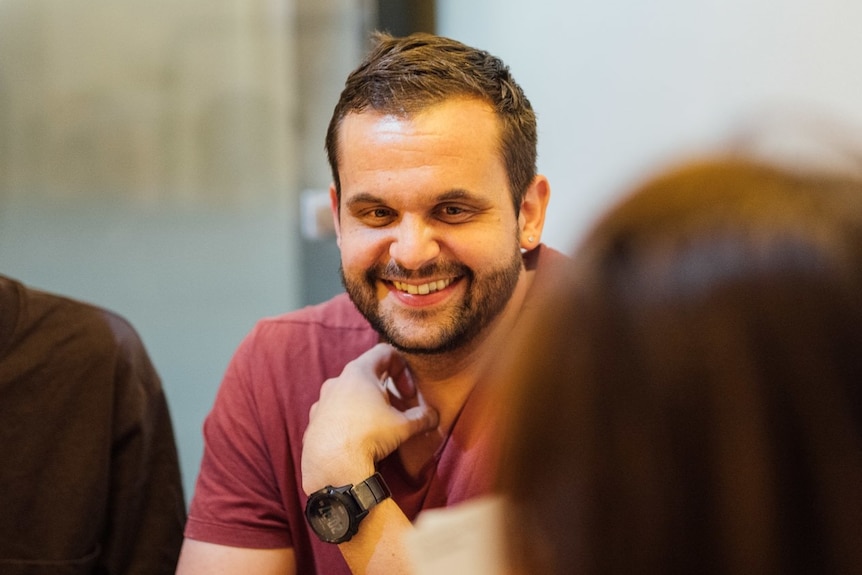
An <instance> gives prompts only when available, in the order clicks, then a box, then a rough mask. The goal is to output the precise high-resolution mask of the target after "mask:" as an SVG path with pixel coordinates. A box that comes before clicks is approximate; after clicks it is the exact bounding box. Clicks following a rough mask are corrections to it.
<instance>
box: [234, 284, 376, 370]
mask: <svg viewBox="0 0 862 575" xmlns="http://www.w3.org/2000/svg"><path fill="white" fill-rule="evenodd" d="M378 337H379V336H378V335H377V332H375V331H374V329H373V328H372V327H371V325H370V324H369V323H368V322H367V321H366V320H365V318H364V317H363V316H362V314H360V313H359V311H358V310H357V309H356V307H355V306H354V305H353V303H352V302H351V301H350V299H349V297H348V296H347V295H346V294H341V295H338V296H336V297H334V298H332V299H330V300H328V301H326V302H324V303H321V304H317V305H313V306H307V307H304V308H302V309H299V310H296V311H292V312H289V313H285V314H282V315H278V316H274V317H269V318H264V319H261V320H259V321H258V322H257V323H256V324H255V326H254V328H253V329H252V330H251V332H250V333H249V334H248V335H247V336H246V338H245V339H244V340H243V342H242V344H241V345H240V348H239V349H238V351H237V353H236V355H235V357H234V362H233V363H234V364H236V367H238V368H239V367H241V366H245V369H247V370H249V372H253V371H255V370H260V369H265V370H267V376H268V377H277V378H279V379H281V378H288V377H289V378H291V379H292V378H293V377H296V376H298V375H300V374H299V373H297V372H301V374H302V376H303V378H305V377H307V376H311V375H312V374H314V376H315V377H317V378H319V377H323V379H326V378H327V377H333V376H334V375H337V374H338V373H340V372H341V369H342V368H343V367H344V365H345V364H346V363H347V362H348V361H350V360H351V359H353V358H355V357H357V356H359V355H360V354H361V353H362V352H364V351H365V350H367V349H369V348H370V347H372V346H373V345H374V344H375V343H377V341H378ZM290 374H292V375H290ZM322 381H323V380H322V379H321V382H322Z"/></svg>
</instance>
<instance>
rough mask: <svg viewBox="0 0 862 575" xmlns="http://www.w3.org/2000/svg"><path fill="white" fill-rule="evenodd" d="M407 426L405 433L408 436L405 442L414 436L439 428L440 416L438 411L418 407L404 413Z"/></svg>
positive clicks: (405, 426)
mask: <svg viewBox="0 0 862 575" xmlns="http://www.w3.org/2000/svg"><path fill="white" fill-rule="evenodd" d="M403 415H404V420H405V425H404V431H405V433H406V436H405V437H404V438H403V441H406V440H407V439H409V438H410V437H413V436H414V435H418V434H420V433H425V432H426V431H431V430H432V429H435V428H436V427H437V424H438V422H439V416H438V415H437V410H435V409H434V408H433V407H430V406H428V405H417V406H416V407H411V408H410V409H408V410H407V411H405V412H403Z"/></svg>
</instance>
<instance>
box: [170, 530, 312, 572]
mask: <svg viewBox="0 0 862 575" xmlns="http://www.w3.org/2000/svg"><path fill="white" fill-rule="evenodd" d="M245 573H254V574H255V575H296V561H295V559H294V556H293V549H289V548H282V549H243V548H240V547H228V546H226V545H216V544H214V543H205V542H203V541H195V540H194V539H188V538H187V539H186V540H185V541H183V547H182V551H181V552H180V561H179V564H178V565H177V575H197V574H202V575H232V574H237V575H239V574H245Z"/></svg>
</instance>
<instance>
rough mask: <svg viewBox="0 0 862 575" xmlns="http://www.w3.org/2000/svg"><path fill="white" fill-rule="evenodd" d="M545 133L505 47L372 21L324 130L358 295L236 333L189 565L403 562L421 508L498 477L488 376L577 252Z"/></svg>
mask: <svg viewBox="0 0 862 575" xmlns="http://www.w3.org/2000/svg"><path fill="white" fill-rule="evenodd" d="M536 140H537V135H536V118H535V114H534V112H533V110H532V108H531V106H530V103H529V101H528V100H527V99H526V97H525V95H524V94H523V91H522V90H521V88H520V87H519V86H518V84H517V83H516V82H515V81H514V79H513V78H512V76H511V74H510V73H509V70H508V68H507V67H506V66H505V64H504V63H503V62H501V61H500V60H499V59H498V58H495V57H493V56H492V55H490V54H488V53H487V52H484V51H481V50H477V49H475V48H472V47H469V46H465V45H463V44H461V43H459V42H456V41H453V40H450V39H447V38H441V37H438V36H433V35H428V34H415V35H412V36H409V37H405V38H394V37H391V36H388V35H386V34H379V35H377V37H376V43H375V46H374V47H373V48H372V50H371V51H370V53H369V54H368V56H367V57H366V59H365V61H364V62H363V63H362V64H360V66H359V67H358V68H357V69H356V70H355V71H354V72H353V73H351V74H350V76H349V77H348V79H347V82H346V85H345V88H344V91H343V92H342V94H341V97H340V99H339V101H338V103H337V105H336V107H335V111H334V113H333V116H332V119H331V122H330V125H329V129H328V133H327V137H326V149H327V153H328V156H329V161H330V165H331V168H332V174H333V184H332V186H331V188H330V196H331V204H332V214H333V218H334V222H335V227H336V231H337V238H338V245H339V247H340V250H341V274H342V280H343V283H344V286H345V288H346V292H347V293H346V294H342V295H339V296H336V297H335V298H334V299H331V300H330V301H328V302H325V303H323V304H321V305H317V306H311V307H308V308H305V309H302V310H299V311H296V312H292V313H288V314H286V315H282V316H280V317H276V318H271V319H264V320H262V321H261V322H259V323H258V324H257V326H256V327H255V328H254V330H253V331H252V333H251V334H250V335H249V336H248V337H247V338H246V339H245V341H244V342H243V343H242V344H241V346H240V348H239V350H238V351H237V353H236V354H235V356H234V358H233V360H232V362H231V364H230V366H229V367H228V370H227V373H226V375H225V377H224V380H223V382H222V385H221V388H220V390H219V393H218V396H217V398H216V401H215V405H214V407H213V409H212V412H211V413H210V415H209V416H208V418H207V421H206V424H205V429H204V435H205V451H204V457H203V461H202V464H201V470H200V474H199V477H198V481H197V484H196V487H195V494H194V497H193V500H192V504H191V508H190V512H189V522H188V525H187V528H186V540H185V543H184V545H183V551H182V554H181V557H180V565H179V568H178V572H179V573H182V574H183V575H188V574H191V573H207V574H209V573H212V572H216V571H217V572H219V573H256V574H270V573H272V574H276V573H278V574H280V575H281V574H285V573H301V574H311V573H320V574H323V575H338V574H342V573H351V572H352V573H381V574H386V575H392V574H395V573H405V572H407V571H408V570H409V566H408V564H407V563H408V561H409V558H408V556H407V553H406V551H405V545H404V536H405V534H407V533H409V532H410V531H411V529H412V525H411V521H412V520H413V518H414V517H415V516H416V515H417V514H418V513H419V511H420V510H422V509H429V508H440V507H445V506H448V505H451V504H454V503H457V502H459V501H463V500H467V499H470V498H472V497H474V496H476V495H479V494H483V493H485V492H486V491H487V490H488V489H489V488H490V487H491V484H492V481H493V476H492V475H491V474H490V473H485V472H484V471H483V470H484V469H485V466H484V465H483V463H482V461H483V458H484V457H485V455H486V453H487V450H486V449H485V445H486V443H485V442H486V440H487V437H485V436H484V435H483V433H484V431H485V429H486V428H487V424H488V421H487V420H485V419H482V418H480V417H479V415H480V414H481V413H482V412H481V410H480V409H479V407H478V406H479V405H480V404H481V403H482V397H484V394H483V393H482V392H481V390H479V389H477V388H476V382H477V381H478V379H479V376H480V374H481V373H482V372H483V370H484V368H485V365H486V364H487V363H488V362H490V361H494V360H497V359H498V354H499V352H500V350H501V348H502V345H501V344H502V342H503V341H504V340H505V339H506V338H507V337H508V334H509V332H510V331H511V329H512V328H513V326H514V325H516V324H517V323H518V322H519V321H521V319H522V317H523V316H524V315H525V313H526V312H527V310H529V309H530V307H531V306H533V305H535V303H536V301H539V300H540V299H541V297H542V293H543V290H544V289H545V288H547V286H548V285H550V283H551V281H550V279H551V278H553V277H554V276H555V274H556V270H558V269H560V268H561V267H562V266H563V262H565V261H566V258H565V257H564V256H563V255H562V254H560V253H558V252H555V251H554V250H551V249H549V248H547V247H545V246H542V245H541V243H540V238H541V233H542V228H543V225H544V216H545V209H546V206H547V202H548V199H549V194H550V189H549V185H548V182H547V179H546V178H544V177H543V176H541V175H538V174H537V173H536Z"/></svg>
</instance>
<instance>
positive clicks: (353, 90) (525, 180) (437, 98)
mask: <svg viewBox="0 0 862 575" xmlns="http://www.w3.org/2000/svg"><path fill="white" fill-rule="evenodd" d="M375 40H376V44H375V46H374V48H373V49H372V50H371V52H370V53H369V54H368V56H367V57H366V58H365V60H364V61H363V62H362V64H361V65H360V66H359V67H358V68H356V70H354V71H353V72H352V73H351V74H350V76H348V78H347V81H346V83H345V87H344V90H343V91H342V93H341V97H340V99H339V100H338V103H337V104H336V106H335V110H334V112H333V114H332V119H331V121H330V124H329V129H328V130H327V133H326V152H327V155H328V157H329V164H330V167H331V168H332V177H333V182H334V184H335V190H336V192H337V193H338V194H339V195H340V193H341V175H340V170H339V166H340V160H341V150H340V147H339V143H340V142H339V137H340V129H341V125H342V122H343V120H344V118H345V117H346V116H347V115H348V114H352V113H361V112H364V111H368V110H373V111H376V112H379V113H382V114H391V115H395V116H402V117H409V116H411V115H414V114H416V113H418V112H420V111H421V110H423V109H426V108H427V107H429V106H432V105H434V104H437V103H440V102H442V101H443V100H447V99H450V98H457V97H470V98H476V99H479V100H482V101H484V102H486V103H487V104H488V105H489V106H490V107H491V108H492V109H493V110H494V112H495V114H496V116H497V118H498V120H499V122H500V126H501V130H500V142H499V153H500V154H501V157H502V158H503V162H504V165H505V169H506V173H507V177H508V183H509V188H510V193H511V194H512V202H513V205H514V206H515V211H516V213H517V211H518V209H519V207H520V204H521V199H522V197H523V195H524V193H525V191H526V189H527V187H528V186H529V185H530V183H531V182H532V180H533V178H534V177H535V175H536V142H537V135H536V116H535V114H534V113H533V109H532V107H531V106H530V102H529V101H528V100H527V98H526V96H525V95H524V92H523V90H521V87H520V86H519V85H518V84H517V83H516V82H515V80H514V78H513V77H512V75H511V74H510V73H509V68H508V66H506V65H505V64H504V63H503V62H502V61H501V60H500V59H499V58H496V57H494V56H492V55H490V54H488V53H487V52H485V51H482V50H477V49H475V48H471V47H469V46H466V45H464V44H462V43H460V42H457V41H455V40H450V39H448V38H443V37H439V36H434V35H431V34H423V33H419V34H413V35H411V36H407V37H404V38H394V37H392V36H389V35H386V34H382V33H379V34H376V35H375Z"/></svg>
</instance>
